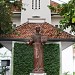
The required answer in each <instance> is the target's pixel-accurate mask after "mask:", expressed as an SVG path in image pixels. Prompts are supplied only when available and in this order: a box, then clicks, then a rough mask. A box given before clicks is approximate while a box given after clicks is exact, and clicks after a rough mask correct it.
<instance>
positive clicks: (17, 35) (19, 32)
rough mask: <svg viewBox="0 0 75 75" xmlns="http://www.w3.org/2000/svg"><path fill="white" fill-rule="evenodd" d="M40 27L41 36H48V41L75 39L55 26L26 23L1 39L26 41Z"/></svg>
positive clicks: (1, 36)
mask: <svg viewBox="0 0 75 75" xmlns="http://www.w3.org/2000/svg"><path fill="white" fill-rule="evenodd" d="M37 26H39V27H40V28H41V31H40V34H41V35H42V36H46V37H47V38H48V39H64V40H65V39H75V36H73V35H71V34H69V33H67V32H64V31H60V30H59V29H58V28H56V27H54V26H53V25H51V24H49V23H47V22H45V23H24V24H22V25H20V26H18V27H17V28H16V30H15V31H14V32H12V33H11V34H7V35H0V38H2V39H3V38H10V39H25V38H30V37H31V36H32V35H34V33H35V28H36V27H37Z"/></svg>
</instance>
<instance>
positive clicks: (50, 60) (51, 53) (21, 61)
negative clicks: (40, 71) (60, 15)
mask: <svg viewBox="0 0 75 75" xmlns="http://www.w3.org/2000/svg"><path fill="white" fill-rule="evenodd" d="M43 47H44V68H45V72H46V73H47V75H59V69H60V56H59V55H60V51H59V45H58V44H46V45H44V46H43ZM13 67H14V69H13V75H29V74H30V73H31V72H32V70H33V47H32V46H29V45H27V44H20V43H15V46H14V65H13Z"/></svg>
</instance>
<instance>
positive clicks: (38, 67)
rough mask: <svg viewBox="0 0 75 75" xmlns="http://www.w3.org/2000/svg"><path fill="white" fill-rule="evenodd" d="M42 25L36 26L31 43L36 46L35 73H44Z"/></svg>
mask: <svg viewBox="0 0 75 75" xmlns="http://www.w3.org/2000/svg"><path fill="white" fill-rule="evenodd" d="M39 32H40V27H36V33H35V34H34V35H33V36H32V39H31V40H30V42H29V44H31V45H33V48H34V70H33V73H44V63H43V47H42V43H43V42H44V41H42V40H41V34H40V33H39Z"/></svg>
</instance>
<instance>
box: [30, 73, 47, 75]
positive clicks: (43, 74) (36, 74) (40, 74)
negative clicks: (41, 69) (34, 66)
mask: <svg viewBox="0 0 75 75" xmlns="http://www.w3.org/2000/svg"><path fill="white" fill-rule="evenodd" d="M30 75H47V74H46V73H30Z"/></svg>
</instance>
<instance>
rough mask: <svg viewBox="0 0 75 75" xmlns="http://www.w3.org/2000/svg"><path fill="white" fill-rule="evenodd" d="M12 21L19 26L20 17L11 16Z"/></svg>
mask: <svg viewBox="0 0 75 75" xmlns="http://www.w3.org/2000/svg"><path fill="white" fill-rule="evenodd" d="M12 21H13V24H16V26H19V25H20V24H21V17H13V18H12Z"/></svg>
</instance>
